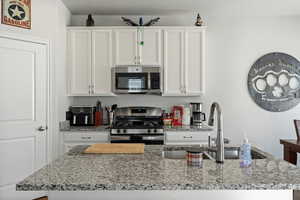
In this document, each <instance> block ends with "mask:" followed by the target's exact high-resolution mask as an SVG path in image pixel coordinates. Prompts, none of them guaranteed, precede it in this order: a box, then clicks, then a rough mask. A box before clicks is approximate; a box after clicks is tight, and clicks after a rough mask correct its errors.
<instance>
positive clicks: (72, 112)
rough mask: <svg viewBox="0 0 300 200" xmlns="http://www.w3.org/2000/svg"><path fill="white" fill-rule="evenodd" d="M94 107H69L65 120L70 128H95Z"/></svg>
mask: <svg viewBox="0 0 300 200" xmlns="http://www.w3.org/2000/svg"><path fill="white" fill-rule="evenodd" d="M95 111H96V107H94V106H70V107H69V111H68V112H67V113H66V120H69V121H70V125H71V126H95Z"/></svg>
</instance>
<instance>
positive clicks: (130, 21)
mask: <svg viewBox="0 0 300 200" xmlns="http://www.w3.org/2000/svg"><path fill="white" fill-rule="evenodd" d="M121 18H122V20H123V21H124V22H125V23H126V24H127V25H130V26H152V25H154V24H155V23H157V22H158V21H159V20H160V18H159V17H157V18H154V19H151V20H150V21H148V22H147V23H145V24H144V23H143V18H142V17H140V18H139V24H138V23H135V22H134V21H132V20H131V19H128V18H125V17H121Z"/></svg>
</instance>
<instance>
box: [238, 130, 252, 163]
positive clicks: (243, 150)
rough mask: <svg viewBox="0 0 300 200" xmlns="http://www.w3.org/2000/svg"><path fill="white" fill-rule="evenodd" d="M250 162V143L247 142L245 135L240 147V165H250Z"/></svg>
mask: <svg viewBox="0 0 300 200" xmlns="http://www.w3.org/2000/svg"><path fill="white" fill-rule="evenodd" d="M251 163H252V157H251V144H250V143H249V141H248V138H247V137H246V135H245V137H244V140H243V144H242V145H241V147H240V166H241V167H242V168H244V167H250V166H251Z"/></svg>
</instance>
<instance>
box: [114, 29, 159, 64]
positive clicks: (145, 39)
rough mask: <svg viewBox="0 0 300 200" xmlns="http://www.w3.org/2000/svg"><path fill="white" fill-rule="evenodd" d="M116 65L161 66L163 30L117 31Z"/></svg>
mask: <svg viewBox="0 0 300 200" xmlns="http://www.w3.org/2000/svg"><path fill="white" fill-rule="evenodd" d="M114 31H115V64H116V65H152V66H153V65H154V66H161V48H162V44H161V29H147V28H140V29H137V28H131V29H115V30H114Z"/></svg>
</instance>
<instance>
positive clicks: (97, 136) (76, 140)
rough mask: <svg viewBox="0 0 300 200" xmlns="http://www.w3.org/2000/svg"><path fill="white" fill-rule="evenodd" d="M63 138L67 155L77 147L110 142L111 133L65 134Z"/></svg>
mask: <svg viewBox="0 0 300 200" xmlns="http://www.w3.org/2000/svg"><path fill="white" fill-rule="evenodd" d="M63 137H64V152H65V153H66V152H68V151H70V149H72V148H73V147H75V146H77V145H92V144H96V143H109V142H110V140H109V132H63Z"/></svg>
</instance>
